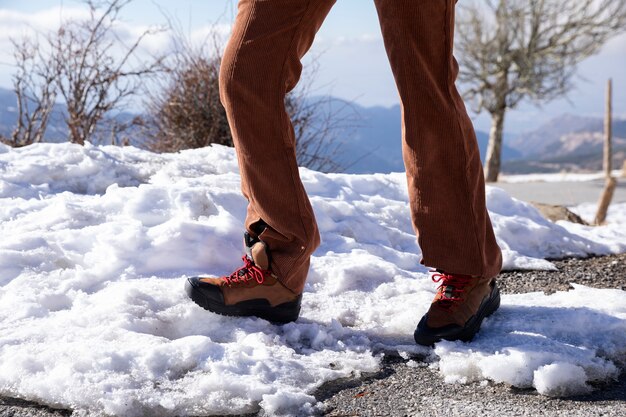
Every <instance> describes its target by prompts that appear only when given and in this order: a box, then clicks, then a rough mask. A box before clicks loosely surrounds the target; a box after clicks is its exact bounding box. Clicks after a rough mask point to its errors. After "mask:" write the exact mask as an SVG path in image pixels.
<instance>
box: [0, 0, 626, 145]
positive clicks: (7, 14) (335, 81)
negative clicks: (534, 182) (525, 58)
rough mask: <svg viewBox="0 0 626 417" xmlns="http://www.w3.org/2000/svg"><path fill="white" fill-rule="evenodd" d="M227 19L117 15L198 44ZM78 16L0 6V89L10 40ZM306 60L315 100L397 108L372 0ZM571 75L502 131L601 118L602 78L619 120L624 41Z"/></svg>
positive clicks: (326, 32) (150, 5)
mask: <svg viewBox="0 0 626 417" xmlns="http://www.w3.org/2000/svg"><path fill="white" fill-rule="evenodd" d="M235 12H236V0H176V1H165V0H135V1H134V2H133V3H132V4H130V5H129V6H127V8H126V9H125V10H124V11H123V15H122V18H123V20H124V25H125V30H127V31H128V32H129V33H139V32H140V31H141V30H142V29H144V28H146V27H148V26H150V25H155V24H160V23H163V22H164V21H165V18H164V17H163V14H164V13H166V14H168V15H170V16H173V17H175V19H176V20H178V21H179V22H180V24H181V25H182V26H183V27H184V29H185V31H187V32H188V34H189V36H190V37H191V38H192V39H196V40H200V39H205V35H206V33H207V30H208V27H209V26H210V25H212V24H218V25H220V28H221V29H222V31H223V32H224V33H228V30H229V27H230V24H231V23H232V18H233V16H234V13H235ZM81 13H84V8H83V7H82V6H81V4H80V2H79V1H76V0H64V1H61V0H29V1H14V0H0V28H2V30H1V31H0V86H1V87H10V86H11V74H12V72H13V68H12V66H11V62H12V58H11V55H10V47H9V44H8V38H9V37H10V36H19V35H20V34H23V33H28V32H29V31H30V32H32V31H33V30H46V29H53V28H54V27H56V26H57V25H58V23H59V21H60V19H61V18H62V17H66V18H67V17H68V16H75V15H80V14H81ZM163 36H164V35H163ZM163 36H160V37H159V36H157V37H155V38H153V39H151V40H149V41H148V42H147V44H146V45H147V47H148V48H152V49H158V48H159V47H161V46H162V45H163V44H164V43H165V42H166V39H165V38H164V37H163ZM311 55H316V56H319V70H318V72H317V76H316V81H315V84H314V86H315V93H316V94H332V95H334V96H337V97H341V98H344V99H348V100H354V101H356V102H358V103H359V104H362V105H366V106H372V105H382V106H391V105H394V104H397V103H398V97H397V91H396V88H395V85H394V83H393V78H392V76H391V70H390V68H389V64H388V62H387V58H386V55H385V51H384V48H383V45H382V38H381V33H380V28H379V25H378V19H377V16H376V11H375V8H374V4H373V1H372V0H338V1H337V3H336V5H335V6H334V8H333V10H331V12H330V15H329V16H328V18H327V19H326V21H325V22H324V25H323V26H322V28H321V30H320V32H319V33H318V36H317V38H316V41H315V43H314V45H313V48H312V51H311ZM305 62H306V60H305ZM305 67H306V64H305ZM579 74H580V76H581V77H583V78H584V79H579V80H578V81H577V88H576V90H575V91H573V92H571V93H570V95H569V101H568V100H565V99H563V100H557V101H554V102H552V103H550V104H548V105H545V106H544V107H543V108H540V109H538V108H536V107H533V106H531V105H528V104H526V105H523V106H522V107H521V108H520V109H519V110H516V111H513V112H510V113H509V115H508V119H507V125H506V130H507V131H508V132H509V133H515V132H518V131H523V130H529V129H532V128H533V127H535V126H537V125H538V124H540V123H542V122H544V121H546V120H548V119H550V118H551V117H554V116H556V115H559V114H562V113H574V114H580V115H596V116H597V115H601V114H602V109H603V103H604V99H603V95H604V85H605V83H606V79H607V78H609V77H612V78H613V80H614V89H615V98H614V108H615V113H616V115H617V116H618V117H626V35H621V36H619V37H618V38H615V39H614V40H612V41H611V42H609V43H608V44H607V45H606V46H605V47H604V48H603V50H602V52H601V53H600V54H599V55H597V56H594V57H592V58H589V59H587V60H586V61H585V62H583V64H582V65H581V66H580V71H579ZM473 116H475V115H473ZM474 118H475V122H476V125H477V127H478V128H479V129H481V130H487V129H488V124H489V123H488V117H486V115H482V116H479V117H476V116H475V117H474Z"/></svg>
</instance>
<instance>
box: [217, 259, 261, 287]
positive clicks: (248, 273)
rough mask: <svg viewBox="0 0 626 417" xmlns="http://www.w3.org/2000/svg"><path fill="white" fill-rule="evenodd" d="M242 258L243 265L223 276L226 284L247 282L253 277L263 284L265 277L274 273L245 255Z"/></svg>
mask: <svg viewBox="0 0 626 417" xmlns="http://www.w3.org/2000/svg"><path fill="white" fill-rule="evenodd" d="M241 259H242V260H243V266H242V267H241V268H239V269H237V270H236V271H235V272H233V273H232V274H230V275H229V276H227V277H223V279H224V281H226V284H228V285H233V284H237V283H246V282H248V281H250V280H251V279H254V280H256V282H258V283H259V285H260V284H263V282H264V281H265V278H266V277H267V276H269V275H271V273H272V272H271V271H269V270H266V269H261V268H259V267H258V266H256V265H255V264H254V262H252V261H251V260H250V259H248V257H247V256H245V255H244V256H243V257H242V258H241Z"/></svg>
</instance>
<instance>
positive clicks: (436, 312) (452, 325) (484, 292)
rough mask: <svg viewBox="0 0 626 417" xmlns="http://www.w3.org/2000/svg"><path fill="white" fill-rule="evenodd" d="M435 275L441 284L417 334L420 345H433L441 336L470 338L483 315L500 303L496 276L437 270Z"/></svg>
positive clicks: (486, 314) (434, 279)
mask: <svg viewBox="0 0 626 417" xmlns="http://www.w3.org/2000/svg"><path fill="white" fill-rule="evenodd" d="M432 279H433V281H435V282H440V283H441V285H439V288H438V289H437V295H435V298H434V300H433V302H432V304H431V305H430V309H429V310H428V312H427V313H426V314H425V315H424V317H422V319H421V320H420V322H419V324H418V325H417V329H415V333H414V334H413V336H414V337H415V341H416V342H417V343H418V344H420V345H426V346H429V345H432V344H433V343H435V342H439V341H440V340H441V339H445V340H462V341H464V342H468V341H470V340H472V338H473V337H474V335H475V334H476V333H477V332H478V330H479V329H480V325H481V323H482V321H483V319H484V318H485V317H487V316H489V315H491V314H492V313H493V312H494V311H496V310H497V309H498V307H500V291H499V290H498V287H497V285H496V281H495V279H494V278H480V277H472V276H470V275H460V274H446V273H445V272H442V271H437V273H436V274H433V276H432Z"/></svg>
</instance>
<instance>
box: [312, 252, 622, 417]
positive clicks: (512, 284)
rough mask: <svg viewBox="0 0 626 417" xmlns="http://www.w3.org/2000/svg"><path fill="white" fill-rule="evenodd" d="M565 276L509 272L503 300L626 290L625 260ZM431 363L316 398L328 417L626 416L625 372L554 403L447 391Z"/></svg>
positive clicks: (395, 367)
mask: <svg viewBox="0 0 626 417" xmlns="http://www.w3.org/2000/svg"><path fill="white" fill-rule="evenodd" d="M553 263H554V264H555V265H556V266H557V268H558V271H509V272H503V273H501V274H500V276H499V278H498V286H499V287H500V290H501V291H502V292H503V293H508V294H514V293H527V292H533V291H544V292H545V293H553V292H555V291H561V290H568V289H569V288H571V287H570V285H569V283H570V282H575V283H577V284H583V285H587V286H590V287H596V288H619V289H622V290H626V254H621V255H611V256H603V257H596V258H586V259H564V260H560V261H559V260H557V261H553ZM428 365H429V364H428V363H426V362H415V360H414V361H411V362H409V361H407V360H403V359H401V358H389V359H388V360H387V361H386V362H385V363H384V364H383V367H382V369H381V371H380V372H378V373H376V374H375V375H369V376H366V377H364V378H361V379H354V380H344V381H334V382H331V383H328V384H326V385H325V386H323V387H322V388H321V389H320V390H318V392H317V393H316V397H317V398H318V400H320V401H324V405H325V406H326V407H327V409H326V414H325V415H327V416H333V417H339V416H389V417H391V416H438V415H442V416H468V415H477V416H568V417H572V416H585V417H587V416H622V417H623V416H626V373H622V376H621V378H620V379H619V381H617V382H616V383H614V384H610V385H605V386H597V387H596V388H597V389H596V390H595V391H594V392H593V393H591V394H589V395H585V396H580V397H571V398H567V399H558V398H549V397H544V396H542V395H539V394H537V392H536V391H534V390H520V389H517V388H514V387H511V386H508V385H505V384H494V383H484V382H483V383H472V384H467V385H456V384H455V385H450V384H445V383H444V382H443V379H442V378H441V377H440V376H439V375H438V373H437V372H436V371H433V370H432V369H430V368H429V367H428Z"/></svg>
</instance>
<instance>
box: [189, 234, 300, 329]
mask: <svg viewBox="0 0 626 417" xmlns="http://www.w3.org/2000/svg"><path fill="white" fill-rule="evenodd" d="M244 246H245V247H246V252H247V254H246V255H244V256H243V258H242V259H243V262H244V265H243V266H242V267H241V268H239V269H237V270H236V271H235V272H233V273H232V274H230V275H229V276H224V277H219V278H217V277H193V278H188V279H187V282H186V284H185V290H186V292H187V295H189V297H190V298H191V299H192V300H193V301H194V302H195V303H196V304H198V305H199V306H201V307H202V308H204V309H206V310H209V311H212V312H214V313H218V314H223V315H227V316H255V317H260V318H263V319H266V320H269V321H272V322H278V323H288V322H290V321H295V320H296V319H297V318H298V315H299V314H300V302H301V300H302V295H301V294H295V293H293V292H292V291H291V290H289V289H288V288H287V287H285V286H284V285H283V284H281V283H280V281H278V278H277V277H276V275H274V274H273V273H272V271H270V270H269V264H270V262H269V250H268V248H267V245H266V244H265V243H264V242H263V241H261V240H260V239H258V238H252V237H251V236H250V235H249V234H248V233H247V232H246V233H245V234H244Z"/></svg>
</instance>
